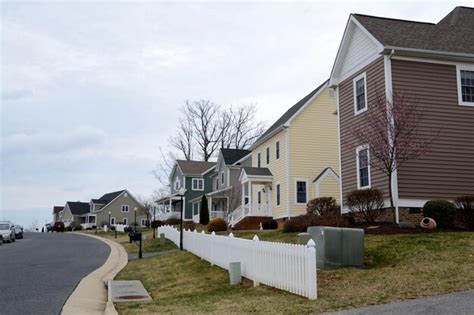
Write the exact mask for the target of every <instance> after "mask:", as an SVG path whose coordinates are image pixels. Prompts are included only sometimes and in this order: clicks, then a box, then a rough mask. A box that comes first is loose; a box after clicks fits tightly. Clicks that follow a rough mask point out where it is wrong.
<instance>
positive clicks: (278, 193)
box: [276, 184, 280, 206]
mask: <svg viewBox="0 0 474 315" xmlns="http://www.w3.org/2000/svg"><path fill="white" fill-rule="evenodd" d="M276 195H277V197H276V198H277V200H276V204H277V206H279V205H280V184H277V185H276Z"/></svg>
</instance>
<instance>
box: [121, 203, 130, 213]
mask: <svg viewBox="0 0 474 315" xmlns="http://www.w3.org/2000/svg"><path fill="white" fill-rule="evenodd" d="M123 207H127V211H123ZM120 211H121V212H123V213H129V212H130V206H129V205H121V206H120Z"/></svg>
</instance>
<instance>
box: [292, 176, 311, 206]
mask: <svg viewBox="0 0 474 315" xmlns="http://www.w3.org/2000/svg"><path fill="white" fill-rule="evenodd" d="M298 182H305V183H306V202H298ZM308 197H309V195H308V181H307V180H306V179H304V178H296V179H295V204H297V205H305V204H307V203H308V200H309V199H308Z"/></svg>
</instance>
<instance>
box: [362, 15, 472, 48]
mask: <svg viewBox="0 0 474 315" xmlns="http://www.w3.org/2000/svg"><path fill="white" fill-rule="evenodd" d="M353 16H354V17H355V18H356V20H357V21H359V22H360V24H362V26H363V27H364V28H365V29H367V31H369V33H371V34H372V35H373V36H374V37H375V38H376V39H377V40H378V41H379V42H380V43H381V44H382V45H384V46H386V47H387V46H389V47H400V48H409V49H422V50H434V51H441V52H450V53H465V54H473V53H474V32H473V31H472V30H473V29H474V8H468V7H456V8H454V9H453V10H452V11H451V12H450V13H449V14H448V15H446V16H445V17H444V18H443V19H442V20H441V21H439V22H438V23H437V24H434V23H425V22H418V21H407V20H399V19H391V18H384V17H377V16H369V15H363V14H353Z"/></svg>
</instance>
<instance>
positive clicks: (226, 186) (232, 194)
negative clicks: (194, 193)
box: [193, 148, 252, 219]
mask: <svg viewBox="0 0 474 315" xmlns="http://www.w3.org/2000/svg"><path fill="white" fill-rule="evenodd" d="M251 153H252V152H251V151H250V150H243V149H225V148H222V149H220V150H219V155H218V157H217V163H216V168H215V170H214V172H213V174H212V175H211V178H212V191H211V192H209V193H207V194H206V196H207V200H208V204H209V209H211V215H210V218H211V219H212V218H215V217H226V215H227V214H228V213H230V212H232V211H233V210H235V209H236V208H237V207H239V206H240V205H241V200H242V198H241V195H242V193H241V191H242V189H241V184H240V181H239V176H240V172H241V170H242V167H244V166H252V155H251ZM201 198H202V196H201ZM199 202H200V200H199V197H198V198H196V200H194V203H193V208H194V209H196V208H197V209H198V211H197V212H199V209H200V203H199Z"/></svg>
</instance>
